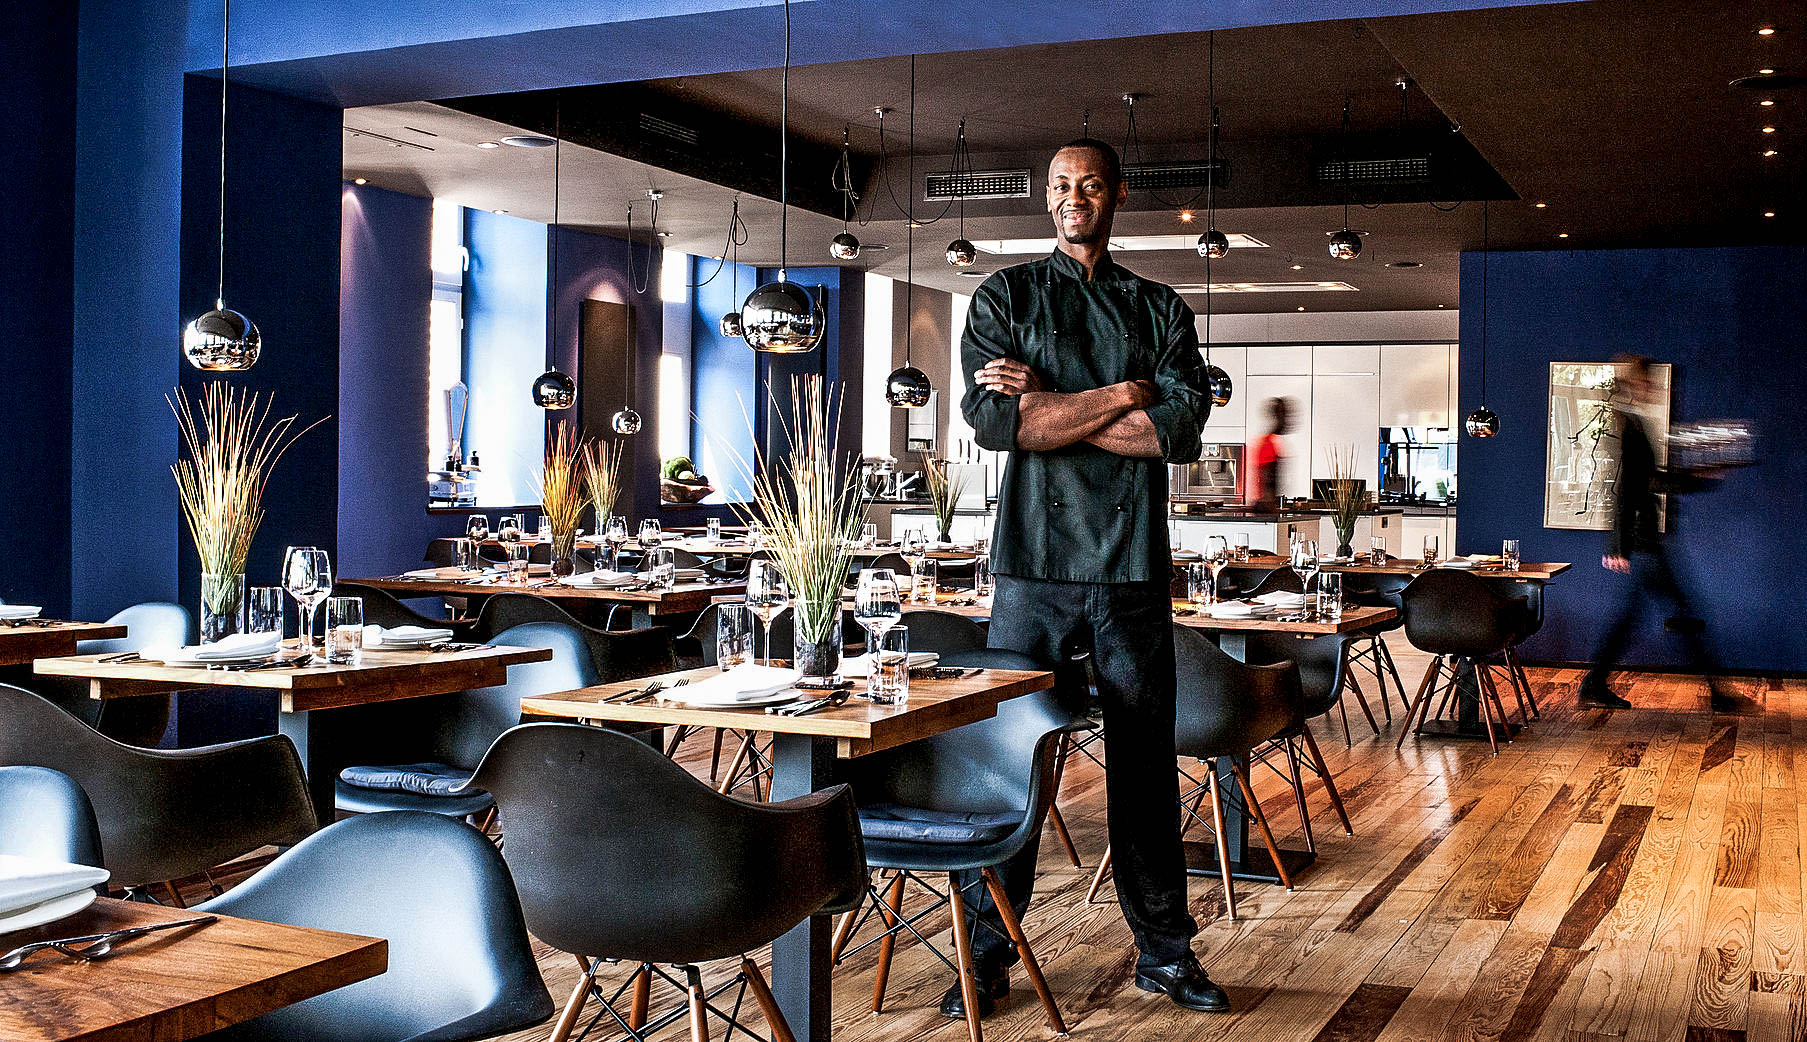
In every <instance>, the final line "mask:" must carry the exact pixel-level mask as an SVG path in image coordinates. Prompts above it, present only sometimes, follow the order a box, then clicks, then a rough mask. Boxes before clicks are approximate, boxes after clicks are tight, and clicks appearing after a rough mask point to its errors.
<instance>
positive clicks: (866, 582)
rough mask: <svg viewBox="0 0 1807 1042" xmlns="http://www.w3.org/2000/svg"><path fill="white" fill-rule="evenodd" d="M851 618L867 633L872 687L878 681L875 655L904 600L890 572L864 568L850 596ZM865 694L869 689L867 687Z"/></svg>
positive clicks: (895, 620)
mask: <svg viewBox="0 0 1807 1042" xmlns="http://www.w3.org/2000/svg"><path fill="white" fill-rule="evenodd" d="M853 618H854V621H856V622H858V623H859V624H860V625H861V626H862V627H864V628H865V630H866V650H867V651H868V652H869V653H870V654H871V655H872V658H871V660H870V661H871V662H872V664H873V667H872V669H871V674H872V681H871V683H872V684H877V683H879V680H878V669H877V663H878V653H879V649H880V648H881V647H882V646H883V642H884V637H885V633H886V632H887V631H889V630H890V629H891V627H893V626H896V625H897V624H898V622H899V620H901V619H902V618H903V598H902V597H901V596H900V595H899V593H898V589H897V575H896V573H895V572H893V571H891V569H889V568H867V569H865V570H864V571H862V572H860V582H859V586H858V587H857V588H856V589H855V590H854V592H853ZM867 690H868V693H870V691H871V687H870V686H868V689H867Z"/></svg>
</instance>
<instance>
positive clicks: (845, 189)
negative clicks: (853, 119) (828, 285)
mask: <svg viewBox="0 0 1807 1042" xmlns="http://www.w3.org/2000/svg"><path fill="white" fill-rule="evenodd" d="M850 133H851V128H850V127H848V126H847V125H846V124H842V125H841V158H840V159H839V160H837V161H836V162H835V166H834V172H833V173H831V174H830V175H829V176H828V183H829V184H830V185H831V186H832V187H833V188H834V190H835V191H837V192H839V193H841V234H839V235H837V236H835V237H834V238H833V239H830V240H829V241H828V255H829V256H830V257H833V258H834V259H835V260H853V259H855V258H857V257H858V256H859V255H860V240H859V237H858V236H856V235H854V234H853V232H852V231H850V230H848V228H847V220H848V211H849V210H851V209H853V207H855V206H858V205H859V201H860V194H859V192H858V191H856V190H855V189H854V187H853V148H852V146H851V144H849V142H850V140H851V138H850V136H849V135H850Z"/></svg>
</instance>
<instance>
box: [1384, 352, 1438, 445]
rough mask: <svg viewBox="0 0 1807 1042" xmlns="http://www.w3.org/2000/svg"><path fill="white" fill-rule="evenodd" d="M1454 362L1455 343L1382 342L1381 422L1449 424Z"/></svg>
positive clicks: (1418, 424) (1411, 424)
mask: <svg viewBox="0 0 1807 1042" xmlns="http://www.w3.org/2000/svg"><path fill="white" fill-rule="evenodd" d="M1455 363H1456V349H1455V346H1454V345H1452V344H1383V345H1381V347H1380V425H1384V426H1387V427H1448V426H1450V417H1451V416H1452V415H1453V413H1454V405H1453V403H1454V402H1455V400H1456V399H1455Z"/></svg>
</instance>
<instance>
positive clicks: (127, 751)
mask: <svg viewBox="0 0 1807 1042" xmlns="http://www.w3.org/2000/svg"><path fill="white" fill-rule="evenodd" d="M0 719H4V720H5V721H6V726H5V727H0V764H14V765H27V766H34V767H48V768H51V769H52V770H57V771H61V772H63V773H64V774H67V775H68V776H69V777H71V778H73V779H75V781H76V782H77V784H79V785H81V787H82V789H83V791H85V792H86V793H87V794H88V799H89V801H90V802H92V804H93V806H94V815H95V820H96V821H97V822H98V823H99V825H100V840H101V843H100V849H101V853H102V855H103V856H104V857H105V858H106V864H105V865H103V866H101V867H103V868H105V869H107V870H108V871H109V872H111V873H112V874H113V878H112V883H113V885H114V886H121V887H128V888H137V887H144V886H148V885H150V884H152V883H158V882H165V881H168V880H173V879H181V878H183V877H185V876H190V875H194V874H196V873H198V872H202V871H205V870H206V869H209V868H212V867H213V866H215V865H219V864H222V863H224V862H226V861H228V860H230V859H232V858H235V857H238V856H240V855H241V854H246V853H249V852H250V851H253V850H256V849H257V848H258V847H261V846H264V845H265V844H270V843H275V844H286V843H295V842H297V841H299V840H301V839H302V838H304V837H306V836H307V835H308V834H310V833H311V832H313V831H314V826H315V818H314V807H313V803H312V802H311V801H310V800H309V799H308V794H307V784H306V782H305V780H304V779H303V775H302V770H301V758H300V757H299V756H297V755H296V754H295V746H294V744H293V743H292V742H290V741H289V739H288V738H287V737H285V736H283V735H269V736H267V737H264V738H252V739H249V740H247V741H242V742H227V743H224V744H221V745H209V746H202V747H200V748H197V749H175V750H163V749H140V748H137V747H136V746H130V745H124V744H122V743H119V742H115V741H113V740H112V739H111V738H108V737H106V736H105V735H103V734H100V733H99V732H97V731H95V730H94V729H93V728H91V727H89V726H88V725H86V724H84V723H82V722H81V721H80V720H77V719H76V718H75V717H73V716H70V715H69V714H68V713H65V712H64V711H63V710H61V709H59V708H57V707H56V706H55V705H53V704H51V703H50V702H48V701H46V700H44V699H42V698H40V697H38V696H37V695H34V694H32V693H31V692H29V691H25V690H22V689H20V688H16V687H11V686H9V685H5V684H0Z"/></svg>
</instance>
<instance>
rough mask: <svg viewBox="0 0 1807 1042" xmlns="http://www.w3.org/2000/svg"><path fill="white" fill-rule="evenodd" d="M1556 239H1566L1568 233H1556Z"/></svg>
mask: <svg viewBox="0 0 1807 1042" xmlns="http://www.w3.org/2000/svg"><path fill="white" fill-rule="evenodd" d="M1556 237H1557V238H1558V239H1566V238H1568V237H1569V233H1568V232H1557V233H1556Z"/></svg>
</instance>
